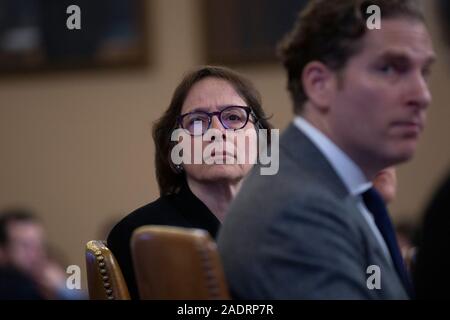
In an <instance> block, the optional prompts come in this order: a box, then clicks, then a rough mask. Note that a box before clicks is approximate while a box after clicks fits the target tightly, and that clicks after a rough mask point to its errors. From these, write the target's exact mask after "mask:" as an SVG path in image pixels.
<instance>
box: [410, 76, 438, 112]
mask: <svg viewBox="0 0 450 320" xmlns="http://www.w3.org/2000/svg"><path fill="white" fill-rule="evenodd" d="M410 92H411V94H410V95H409V96H410V98H409V101H408V105H409V106H411V107H415V108H418V109H426V108H427V107H428V106H429V105H430V104H431V101H432V95H431V92H430V88H429V87H428V83H427V81H426V79H425V77H424V76H423V75H422V73H419V74H417V75H415V76H414V78H413V79H412V80H411V91H410Z"/></svg>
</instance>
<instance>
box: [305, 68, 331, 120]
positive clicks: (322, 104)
mask: <svg viewBox="0 0 450 320" xmlns="http://www.w3.org/2000/svg"><path fill="white" fill-rule="evenodd" d="M302 82H303V88H304V91H305V94H306V96H307V97H308V100H309V101H310V102H311V103H312V104H313V105H314V106H316V107H317V108H319V109H320V111H323V112H325V111H327V110H328V108H329V106H330V104H331V103H332V101H333V99H334V93H335V91H336V84H337V81H336V74H335V72H333V71H332V70H330V68H328V67H327V66H326V65H325V64H323V63H322V62H319V61H312V62H310V63H308V64H307V65H306V66H305V67H304V68H303V72H302Z"/></svg>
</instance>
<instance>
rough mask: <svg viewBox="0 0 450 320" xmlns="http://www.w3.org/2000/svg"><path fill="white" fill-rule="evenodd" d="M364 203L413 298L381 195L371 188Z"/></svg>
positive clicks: (364, 197)
mask: <svg viewBox="0 0 450 320" xmlns="http://www.w3.org/2000/svg"><path fill="white" fill-rule="evenodd" d="M362 197H363V200H364V203H365V205H366V207H367V209H369V211H370V212H371V213H372V215H373V217H374V220H375V224H376V225H377V227H378V230H379V231H380V233H381V235H382V236H383V238H384V241H385V242H386V245H387V246H388V248H389V252H390V254H391V257H392V261H393V262H394V266H395V269H396V270H397V273H398V274H399V276H400V278H401V280H402V282H403V284H404V285H405V287H406V289H407V290H408V292H409V294H410V296H413V294H414V293H413V289H412V285H411V281H410V278H409V275H408V272H407V271H406V268H405V263H404V261H403V258H402V255H401V253H400V249H399V247H398V243H397V237H396V235H395V231H394V227H393V226H392V222H391V219H390V218H389V213H388V211H387V209H386V205H385V203H384V201H383V199H382V198H381V196H380V194H379V193H378V192H377V191H376V190H375V189H374V188H370V189H369V190H367V191H366V192H364V193H363V194H362Z"/></svg>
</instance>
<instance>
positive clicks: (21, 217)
mask: <svg viewBox="0 0 450 320" xmlns="http://www.w3.org/2000/svg"><path fill="white" fill-rule="evenodd" d="M14 222H36V223H37V222H39V219H38V218H37V217H36V216H35V215H33V213H31V211H29V210H27V209H23V208H13V209H5V210H2V211H0V247H4V246H6V245H7V244H8V241H9V238H8V226H9V225H10V224H11V223H14Z"/></svg>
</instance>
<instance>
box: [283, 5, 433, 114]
mask: <svg viewBox="0 0 450 320" xmlns="http://www.w3.org/2000/svg"><path fill="white" fill-rule="evenodd" d="M371 5H377V6H378V7H379V8H380V9H381V17H382V19H386V18H395V17H408V18H413V19H416V20H419V21H421V22H424V21H425V19H424V16H423V13H422V11H421V8H420V5H419V3H418V2H417V1H416V0H365V1H364V0H333V1H329V0H310V2H309V3H308V5H307V6H306V7H305V8H304V10H302V11H301V12H300V14H299V16H298V18H297V21H296V23H295V25H294V28H293V29H292V30H291V32H290V33H289V34H288V35H287V36H286V37H285V38H284V39H283V41H282V42H281V43H280V45H279V55H280V57H281V59H282V62H283V64H284V67H285V68H286V70H287V75H288V90H289V92H290V94H291V98H292V100H293V102H294V112H295V113H297V114H299V113H301V111H302V109H303V104H304V103H305V102H306V101H307V100H308V97H307V96H306V93H305V91H304V88H303V84H302V81H301V78H302V72H303V69H304V67H305V66H306V65H307V64H308V63H309V62H311V61H314V60H316V61H321V62H322V63H324V64H325V65H327V66H328V67H329V68H330V69H332V70H334V71H341V70H342V69H343V68H344V67H345V65H346V63H347V62H348V60H349V59H350V58H351V57H352V56H354V55H355V54H356V53H358V51H359V50H360V49H361V39H362V37H363V36H364V34H365V32H366V21H367V18H368V15H367V13H366V11H367V8H368V7H369V6H371Z"/></svg>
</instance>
